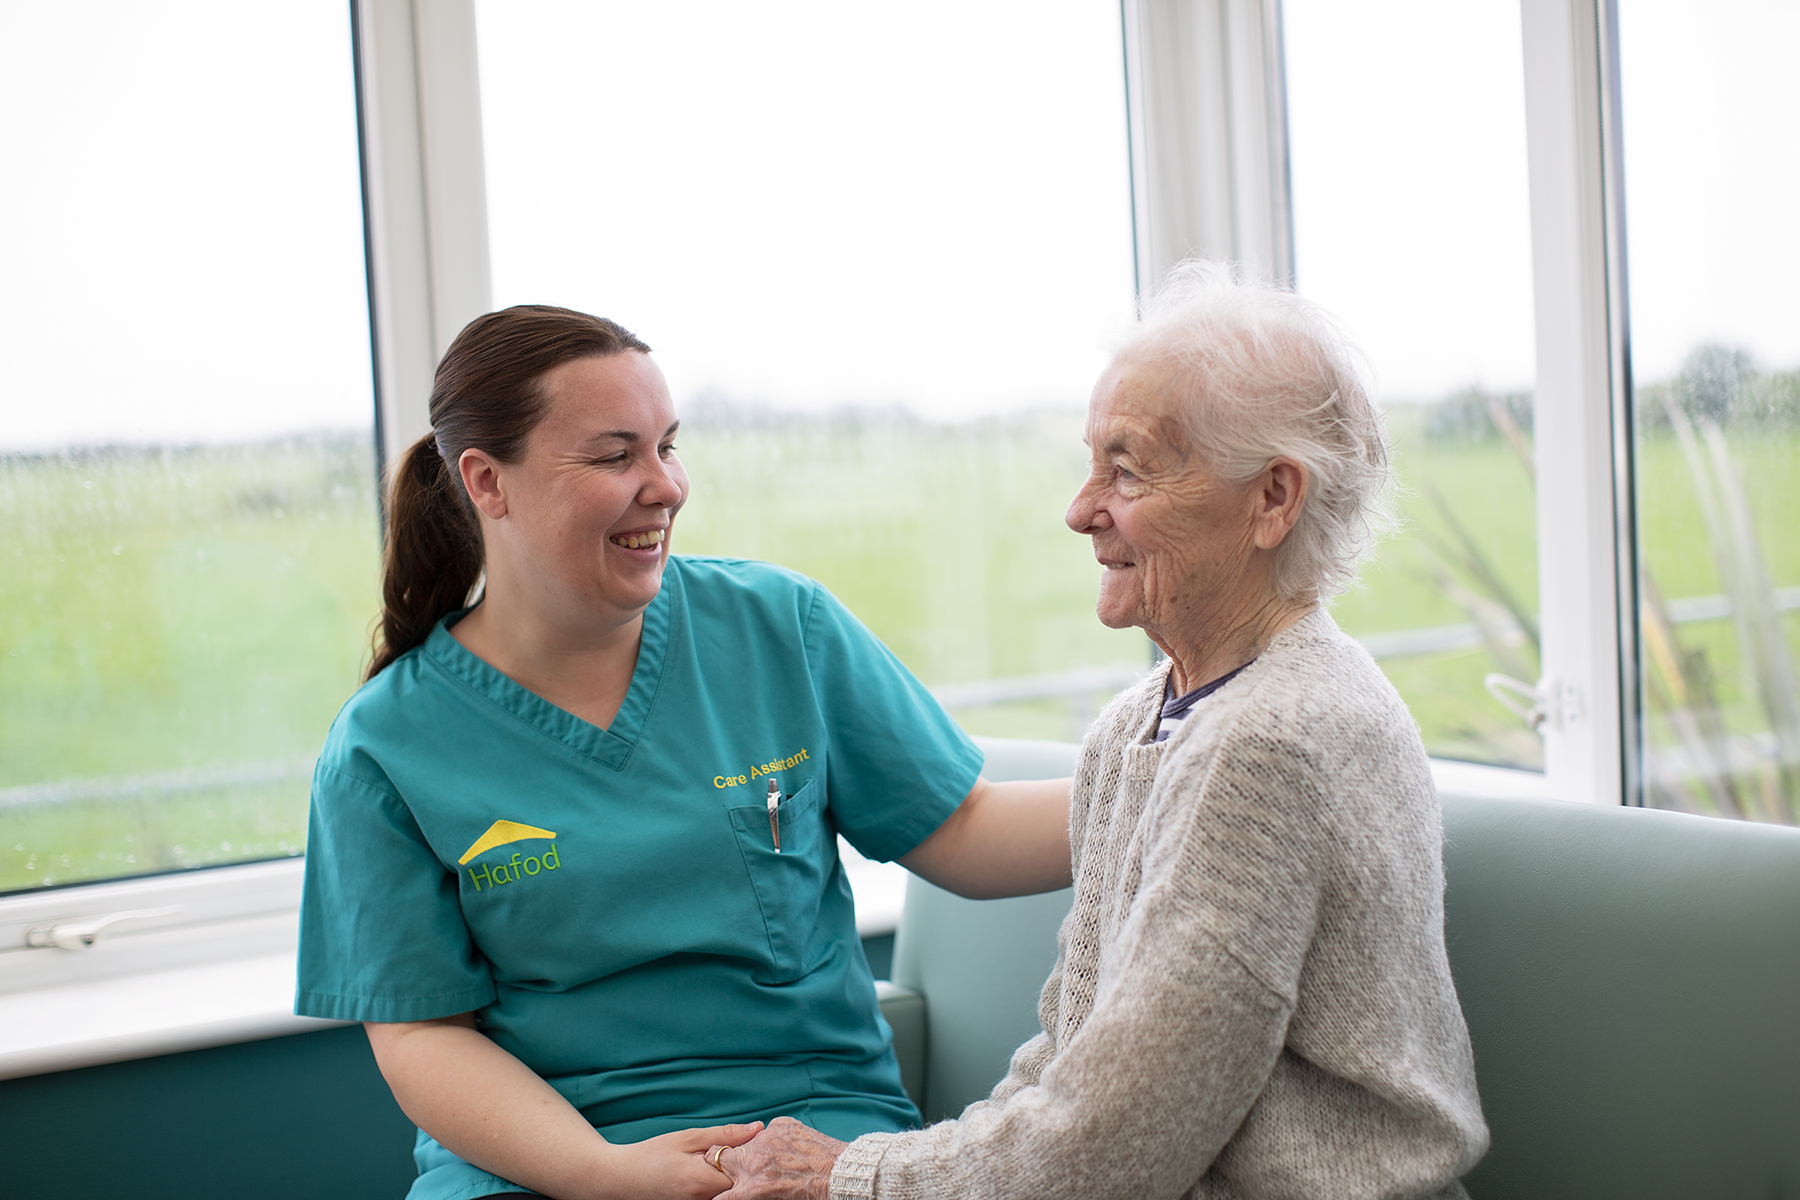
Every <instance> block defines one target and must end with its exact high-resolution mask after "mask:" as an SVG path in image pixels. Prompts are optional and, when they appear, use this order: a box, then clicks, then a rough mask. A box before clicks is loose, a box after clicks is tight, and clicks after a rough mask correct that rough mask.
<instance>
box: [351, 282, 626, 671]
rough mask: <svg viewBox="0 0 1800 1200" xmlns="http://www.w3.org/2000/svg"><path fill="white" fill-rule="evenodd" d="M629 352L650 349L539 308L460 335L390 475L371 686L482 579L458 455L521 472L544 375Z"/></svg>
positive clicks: (498, 316) (475, 524)
mask: <svg viewBox="0 0 1800 1200" xmlns="http://www.w3.org/2000/svg"><path fill="white" fill-rule="evenodd" d="M626 351H636V352H638V353H640V354H648V353H649V352H650V347H649V346H646V345H645V344H644V343H643V342H642V341H640V340H639V339H638V338H637V337H636V336H635V335H634V334H632V333H631V332H630V331H629V330H627V329H625V328H624V327H622V326H620V325H618V324H616V323H614V322H612V321H608V320H606V319H604V318H602V317H591V316H589V315H587V314H586V313H580V312H575V311H573V310H571V309H567V308H552V307H550V306H549V305H543V304H521V305H518V306H516V307H514V308H507V309H502V310H501V311H499V312H492V313H488V314H487V315H486V316H483V317H477V318H475V320H473V321H471V322H469V324H468V325H467V326H466V327H464V329H463V331H462V332H461V333H459V334H457V335H456V340H455V341H453V342H451V343H450V348H449V349H448V350H446V351H445V352H444V359H443V361H442V362H440V363H439V364H438V369H437V378H436V380H435V382H434V383H433V385H432V389H431V425H432V429H433V430H434V432H433V433H430V434H427V435H426V436H424V437H422V438H420V439H419V440H418V441H416V442H414V443H413V444H412V445H411V446H409V447H408V448H407V450H406V453H405V454H404V455H402V456H401V458H400V461H399V463H398V464H396V466H395V467H394V470H393V472H392V480H393V482H392V485H391V488H392V490H391V491H390V493H389V498H388V509H387V549H386V552H385V554H384V558H383V563H382V573H381V574H382V578H381V626H380V628H379V629H378V630H377V631H376V634H375V642H374V651H375V656H374V658H373V660H372V661H371V662H370V663H369V673H368V676H367V678H369V679H373V678H374V677H375V676H376V675H378V674H380V673H381V672H382V671H383V670H384V669H385V668H386V667H387V666H388V665H389V664H390V663H392V662H393V661H394V660H395V659H397V658H399V657H400V656H401V655H402V654H405V653H406V652H407V651H408V650H411V649H412V648H413V647H414V646H417V645H419V644H420V643H421V642H423V641H424V640H425V639H426V637H428V636H429V635H430V633H431V630H432V628H433V627H434V626H435V625H436V624H437V623H438V622H439V621H440V620H442V619H443V618H444V616H445V615H446V614H448V613H451V612H454V611H456V610H457V609H459V608H462V607H463V606H465V605H467V604H468V603H469V602H470V601H471V599H472V598H473V596H472V593H473V592H474V590H475V586H476V584H477V583H479V582H480V580H481V571H482V549H481V523H480V520H479V519H478V518H477V517H476V515H475V506H474V505H473V504H472V503H471V502H470V500H469V497H468V494H467V493H466V492H465V491H464V490H463V485H462V475H461V473H460V472H459V471H458V469H457V466H456V463H457V461H458V460H459V459H461V457H462V452H463V451H464V450H467V449H469V448H470V447H476V448H479V449H481V450H483V451H485V452H486V453H488V454H490V455H492V456H493V457H494V458H495V459H496V460H497V461H499V462H502V463H515V462H518V461H519V459H520V458H522V457H523V456H524V453H525V443H526V441H527V440H528V439H529V438H530V437H531V431H532V430H533V429H535V428H536V427H537V423H538V422H539V421H540V420H542V419H543V417H544V412H545V410H546V409H547V408H548V407H549V403H550V398H549V397H548V396H547V395H545V394H544V390H543V387H542V380H543V377H544V374H545V372H547V371H549V370H551V369H552V368H554V367H558V366H561V365H562V364H563V363H565V362H570V361H572V360H574V359H577V358H605V357H607V356H609V355H613V354H623V353H625V352H626Z"/></svg>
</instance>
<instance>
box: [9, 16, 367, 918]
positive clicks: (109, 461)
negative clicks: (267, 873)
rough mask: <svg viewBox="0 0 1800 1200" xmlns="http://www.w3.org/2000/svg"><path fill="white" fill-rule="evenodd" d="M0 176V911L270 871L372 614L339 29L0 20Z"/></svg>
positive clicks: (357, 240) (356, 281) (293, 833)
mask: <svg viewBox="0 0 1800 1200" xmlns="http://www.w3.org/2000/svg"><path fill="white" fill-rule="evenodd" d="M0 162H3V163H4V168H5V173H6V180H7V183H6V186H5V188H4V189H0V410H3V412H4V417H3V419H0V564H4V565H3V566H0V891H4V890H16V889H21V888H30V887H39V886H45V885H52V884H66V883H77V882H83V881H89V880H94V879H100V878H105V877H108V876H116V875H128V874H141V873H147V872H156V871H167V870H173V869H178V868H183V867H192V866H202V865H207V864H213V863H224V862H233V861H240V860H244V859H250V858H266V857H276V856H281V855H286V854H297V853H299V852H300V851H301V849H302V846H303V842H304V838H305V832H306V794H307V779H308V775H309V773H310V761H311V757H312V755H313V754H314V752H315V751H316V750H317V748H318V745H319V742H320V740H321V739H322V737H323V735H324V732H325V729H326V727H327V725H328V724H329V723H330V720H331V717H332V714H333V713H334V712H335V711H336V709H337V707H338V705H339V704H341V703H342V702H343V699H344V697H345V696H347V695H348V694H349V693H350V691H351V690H352V689H353V688H354V687H355V684H356V680H357V675H358V668H359V665H360V662H361V659H362V657H363V654H364V649H365V644H366V628H367V624H368V620H369V616H370V614H371V613H373V612H374V611H375V603H376V587H375V565H376V544H377V528H376V521H375V512H374V483H373V480H374V469H373V463H372V461H371V446H372V441H373V430H372V407H371V401H370V374H369V355H368V344H369V343H368V326H367V306H366V301H365V298H364V283H363V259H362V223H361V220H362V219H361V211H360V201H359V198H358V172H357V156H356V125H355V96H354V91H353V85H352V78H351V71H350V46H349V22H348V18H347V15H346V11H345V7H344V5H343V4H342V3H341V2H333V0H265V2H262V3H258V4H253V5H244V4H236V3H222V2H221V3H183V4H172V5H143V4H133V3H123V2H119V3H100V4H82V5H74V6H71V5H54V4H46V5H33V4H9V5H6V6H4V7H0Z"/></svg>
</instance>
